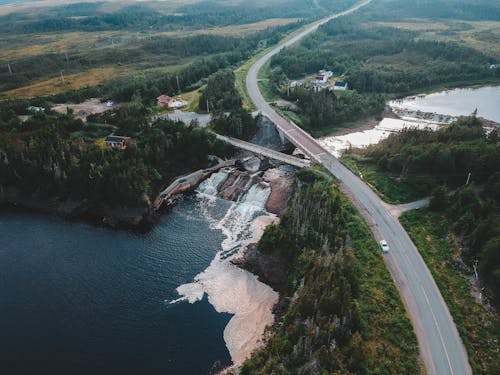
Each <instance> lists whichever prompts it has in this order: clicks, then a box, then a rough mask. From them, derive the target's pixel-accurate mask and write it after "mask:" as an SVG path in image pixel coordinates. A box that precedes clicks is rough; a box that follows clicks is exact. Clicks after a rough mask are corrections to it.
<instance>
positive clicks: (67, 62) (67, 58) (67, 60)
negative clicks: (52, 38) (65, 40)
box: [64, 52, 69, 64]
mask: <svg viewBox="0 0 500 375" xmlns="http://www.w3.org/2000/svg"><path fill="white" fill-rule="evenodd" d="M64 56H65V57H66V64H69V57H68V53H67V52H64Z"/></svg>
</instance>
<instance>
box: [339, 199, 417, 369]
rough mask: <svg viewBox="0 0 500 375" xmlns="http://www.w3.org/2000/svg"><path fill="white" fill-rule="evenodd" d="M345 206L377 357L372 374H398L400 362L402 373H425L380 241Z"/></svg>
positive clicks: (363, 306)
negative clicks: (348, 213) (395, 364)
mask: <svg viewBox="0 0 500 375" xmlns="http://www.w3.org/2000/svg"><path fill="white" fill-rule="evenodd" d="M346 205H348V206H349V210H350V215H349V220H348V223H347V226H348V230H349V235H350V237H351V239H352V241H353V247H354V248H355V254H356V258H357V259H358V260H359V263H360V265H361V269H362V275H361V277H360V279H361V280H362V282H361V293H360V299H359V306H360V309H361V316H362V321H363V323H364V325H363V335H364V336H365V337H367V338H368V343H369V348H370V351H371V355H372V356H373V358H377V361H376V368H373V369H371V370H372V373H374V374H395V373H396V372H395V371H396V370H395V368H394V367H393V364H394V363H395V362H399V363H398V365H399V366H398V367H399V368H400V369H401V368H402V367H404V368H405V371H404V372H401V373H405V374H412V373H414V374H418V373H422V371H425V370H424V366H423V364H422V363H417V354H418V347H417V340H416V337H415V334H414V332H413V328H412V326H411V323H410V318H409V316H408V313H407V312H406V310H405V308H404V306H403V303H402V301H401V297H400V296H399V293H398V291H397V289H396V287H395V285H394V282H393V280H392V279H391V276H390V275H389V272H388V271H387V268H386V266H385V263H384V260H383V257H382V255H381V253H380V249H379V247H378V245H377V242H376V241H375V239H374V238H373V234H372V233H371V231H370V229H369V228H368V226H367V224H366V223H365V222H364V220H363V219H362V218H361V216H360V214H359V213H358V212H357V211H356V209H355V208H354V207H353V206H352V205H351V203H350V202H346ZM412 354H413V355H412ZM393 361H394V362H393ZM401 362H402V363H401ZM419 367H420V368H419Z"/></svg>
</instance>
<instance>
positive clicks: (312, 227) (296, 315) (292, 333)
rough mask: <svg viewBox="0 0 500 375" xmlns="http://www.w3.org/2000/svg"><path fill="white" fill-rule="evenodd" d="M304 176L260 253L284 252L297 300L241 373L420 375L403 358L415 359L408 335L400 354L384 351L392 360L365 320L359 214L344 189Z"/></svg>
mask: <svg viewBox="0 0 500 375" xmlns="http://www.w3.org/2000/svg"><path fill="white" fill-rule="evenodd" d="M300 175H301V180H302V185H301V187H299V188H298V191H297V192H296V194H295V196H294V198H293V200H292V202H291V203H290V205H289V209H288V211H287V212H286V214H285V215H284V216H283V218H282V221H281V223H280V224H279V225H275V226H271V227H268V228H267V229H266V231H265V233H264V236H263V237H262V239H261V241H260V242H259V245H258V248H259V251H261V252H263V253H274V254H276V253H280V254H281V257H282V258H283V260H284V261H286V262H288V264H289V265H290V271H289V285H290V286H289V290H288V291H287V295H290V296H292V295H294V296H295V297H294V298H293V299H292V300H293V302H291V304H290V306H289V308H288V309H287V312H286V314H285V316H284V318H283V321H282V323H281V324H280V325H279V328H278V329H277V332H276V334H275V335H274V336H273V337H272V338H270V339H269V341H268V342H267V344H266V345H265V346H264V348H262V349H260V350H258V351H257V352H256V353H254V354H253V355H252V357H251V358H250V359H249V360H247V361H246V362H245V363H244V364H243V367H242V369H241V373H242V374H244V375H245V374H320V373H325V374H326V373H328V374H340V373H342V374H371V373H384V372H385V371H388V372H394V373H405V374H410V373H417V366H416V362H415V361H412V360H410V361H409V362H410V363H406V364H405V363H403V361H402V358H403V357H404V355H402V353H403V352H404V353H405V355H408V356H409V357H412V356H414V355H415V351H414V349H413V351H412V349H409V350H408V352H406V350H407V349H408V348H407V347H406V345H407V341H406V337H405V338H404V339H403V337H399V338H398V340H399V341H398V344H399V347H400V348H401V352H400V353H398V355H400V357H398V355H396V356H394V357H391V355H390V354H388V353H389V352H390V350H391V349H389V346H390V345H386V349H385V352H384V354H380V358H381V357H385V356H386V355H388V357H385V359H380V358H377V357H376V354H375V353H374V351H372V350H371V349H370V347H371V346H370V345H371V344H369V343H368V341H369V339H370V337H369V335H368V334H367V331H366V327H367V326H370V325H373V324H375V320H374V321H370V322H367V321H364V319H367V316H368V315H369V314H367V315H363V311H362V310H363V306H362V305H361V302H360V300H361V299H362V298H361V285H362V281H361V279H362V278H363V277H364V276H362V275H363V271H362V270H361V268H360V258H363V255H361V253H359V254H356V253H357V250H355V249H353V243H352V239H351V238H350V237H349V225H350V224H348V221H349V220H350V217H351V215H352V212H351V211H350V210H349V209H348V208H347V207H346V205H345V201H344V198H343V197H341V195H340V192H339V191H338V190H337V188H335V187H332V186H331V185H329V184H328V183H326V182H324V181H320V180H321V178H320V177H318V176H317V175H318V174H317V173H315V172H314V171H305V172H302V173H301V174H300ZM306 181H308V182H306ZM357 230H360V228H359V227H357ZM363 261H366V259H363ZM372 302H373V301H372ZM367 308H368V309H370V310H371V313H374V312H375V310H376V309H373V307H368V306H367ZM384 308H387V305H385V307H384ZM394 312H395V311H394ZM394 312H393V313H394ZM365 313H366V310H365ZM393 328H394V327H391V328H388V331H390V330H391V329H393ZM377 345H378V344H375V346H377ZM379 349H380V348H379ZM398 350H399V348H398ZM389 357H391V358H390V360H389ZM405 359H406V360H407V359H408V358H406V357H405ZM387 361H389V363H390V365H389V367H387V363H384V362H387Z"/></svg>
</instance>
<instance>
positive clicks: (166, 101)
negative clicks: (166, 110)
mask: <svg viewBox="0 0 500 375" xmlns="http://www.w3.org/2000/svg"><path fill="white" fill-rule="evenodd" d="M156 100H157V101H158V105H159V106H160V107H170V104H171V103H172V101H173V100H174V99H173V98H171V97H170V96H168V95H160V96H159V97H157V98H156Z"/></svg>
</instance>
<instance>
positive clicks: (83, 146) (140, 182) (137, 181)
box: [0, 105, 227, 205]
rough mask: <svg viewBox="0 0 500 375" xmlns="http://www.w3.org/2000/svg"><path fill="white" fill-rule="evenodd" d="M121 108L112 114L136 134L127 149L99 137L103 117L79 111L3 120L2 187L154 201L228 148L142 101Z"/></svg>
mask: <svg viewBox="0 0 500 375" xmlns="http://www.w3.org/2000/svg"><path fill="white" fill-rule="evenodd" d="M119 111H120V112H121V114H120V113H118V114H116V115H115V121H112V123H113V122H114V123H116V124H117V126H116V128H117V129H116V132H117V133H118V134H120V135H130V136H132V142H131V144H130V145H129V147H127V149H126V150H123V151H118V150H112V149H106V148H104V147H103V146H102V145H101V144H100V143H99V140H98V139H95V134H96V129H97V131H99V128H100V126H102V125H98V124H96V125H92V124H84V123H82V122H81V121H80V120H75V119H73V118H72V116H71V114H68V115H59V114H53V113H48V114H45V113H38V114H35V115H34V116H33V117H32V118H30V119H28V120H27V121H26V122H24V123H22V124H17V125H13V124H10V125H5V126H4V127H0V156H1V157H0V181H1V183H0V190H1V191H5V190H7V189H11V188H12V189H16V190H17V191H21V192H22V193H23V194H27V195H29V196H36V197H39V198H41V199H46V198H53V197H57V198H60V199H62V200H64V199H74V200H81V199H89V200H90V201H91V202H92V203H94V204H97V205H113V204H119V205H129V204H130V205H133V204H138V203H140V204H146V203H148V202H149V200H150V199H152V198H154V197H155V194H157V192H158V189H159V187H160V186H162V185H164V184H166V183H168V182H169V181H170V180H171V179H173V178H174V177H176V176H177V175H179V174H183V173H186V172H190V171H191V170H193V169H197V168H202V167H204V166H206V165H207V164H208V160H207V155H208V154H218V155H221V156H224V155H225V154H226V152H227V148H226V146H224V145H222V144H220V143H219V142H218V141H216V140H215V137H214V136H213V135H211V134H209V133H207V132H206V131H205V130H203V129H199V128H193V127H188V126H185V125H184V124H182V123H178V122H173V121H167V120H159V121H156V122H155V123H154V124H152V125H151V126H149V125H148V121H147V120H146V119H145V118H144V116H143V113H144V111H143V110H142V109H141V107H140V105H136V108H133V107H131V108H121V109H120V110H119ZM123 118H125V119H126V120H127V121H123V122H122V121H121V119H123ZM141 120H142V121H141ZM88 129H90V132H89V133H88V136H87V137H86V136H85V134H86V132H85V131H86V130H88ZM109 131H110V130H109V129H108V128H105V130H104V133H105V134H106V133H109ZM101 132H102V130H101Z"/></svg>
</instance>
